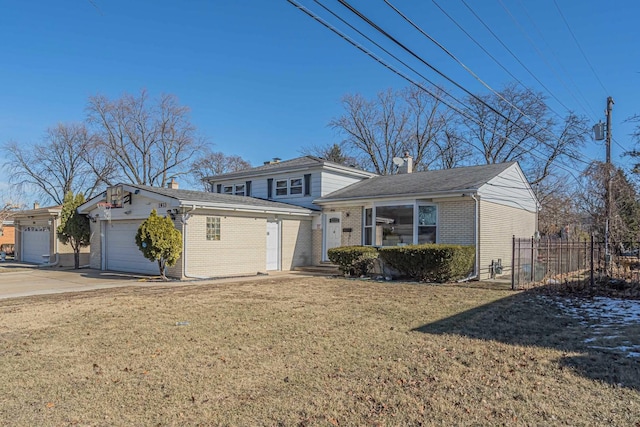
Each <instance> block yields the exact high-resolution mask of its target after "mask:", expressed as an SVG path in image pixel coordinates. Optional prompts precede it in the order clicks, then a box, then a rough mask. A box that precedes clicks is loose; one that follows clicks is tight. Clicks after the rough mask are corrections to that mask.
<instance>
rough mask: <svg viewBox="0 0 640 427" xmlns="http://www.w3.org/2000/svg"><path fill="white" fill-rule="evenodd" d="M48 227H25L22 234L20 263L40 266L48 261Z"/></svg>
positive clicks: (49, 235)
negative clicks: (31, 263)
mask: <svg viewBox="0 0 640 427" xmlns="http://www.w3.org/2000/svg"><path fill="white" fill-rule="evenodd" d="M50 237H51V231H50V230H49V227H27V228H25V229H24V230H23V232H22V261H24V262H33V263H37V264H41V263H43V262H47V261H49V260H48V259H47V258H46V257H43V256H42V255H49V238H50Z"/></svg>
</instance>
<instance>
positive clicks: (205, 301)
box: [0, 278, 640, 426]
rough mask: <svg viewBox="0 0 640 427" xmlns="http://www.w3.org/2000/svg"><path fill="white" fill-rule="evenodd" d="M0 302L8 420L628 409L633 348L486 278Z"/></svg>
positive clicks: (610, 420)
mask: <svg viewBox="0 0 640 427" xmlns="http://www.w3.org/2000/svg"><path fill="white" fill-rule="evenodd" d="M0 313H1V314H0V420H2V421H3V422H4V423H5V424H8V425H25V426H32V425H39V426H48V425H55V426H61V425H96V426H111V425H163V426H164V425H232V426H236V425H285V426H289V425H291V426H297V425H300V426H306V425H389V426H391V425H393V426H396V425H446V426H450V425H572V426H577V425H588V426H594V425H636V423H637V422H639V421H640V373H639V370H638V365H639V364H638V362H637V361H635V360H633V359H626V358H623V357H616V355H612V354H610V353H597V352H594V350H593V349H588V348H587V346H586V345H585V344H584V338H585V337H587V336H588V326H585V325H580V324H579V323H578V322H577V321H575V320H572V319H570V318H567V317H563V316H562V315H561V314H560V313H559V312H557V311H556V310H555V309H552V308H551V307H549V306H547V305H546V304H545V302H544V299H542V298H540V297H538V296H536V295H534V294H529V293H522V292H512V291H509V290H507V289H506V288H502V289H501V288H499V287H496V286H492V285H483V284H478V285H446V286H428V285H416V284H397V283H375V282H365V281H348V280H342V279H326V278H296V279H286V280H285V279H282V280H264V281H260V282H258V281H256V282H250V281H248V282H243V283H228V284H214V285H199V286H188V287H183V286H179V285H171V286H170V285H167V286H166V287H162V288H158V287H155V288H147V289H140V288H130V289H112V290H104V291H96V292H92V293H82V294H74V295H54V296H47V297H31V298H24V299H15V300H7V301H2V302H0ZM181 321H188V322H189V325H187V326H177V325H176V322H181ZM638 338H639V337H631V339H635V340H636V341H637V340H638Z"/></svg>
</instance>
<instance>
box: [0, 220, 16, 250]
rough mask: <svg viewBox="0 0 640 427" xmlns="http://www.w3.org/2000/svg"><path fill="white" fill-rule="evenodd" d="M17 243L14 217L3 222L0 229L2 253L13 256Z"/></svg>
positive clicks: (0, 248)
mask: <svg viewBox="0 0 640 427" xmlns="http://www.w3.org/2000/svg"><path fill="white" fill-rule="evenodd" d="M15 243H16V232H15V226H14V224H13V216H11V217H9V218H7V219H5V220H3V221H2V227H0V252H4V253H5V254H8V255H13V252H14V246H15Z"/></svg>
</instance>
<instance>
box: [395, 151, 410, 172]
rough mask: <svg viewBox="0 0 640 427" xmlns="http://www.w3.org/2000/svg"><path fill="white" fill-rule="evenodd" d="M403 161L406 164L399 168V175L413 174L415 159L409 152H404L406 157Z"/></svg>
mask: <svg viewBox="0 0 640 427" xmlns="http://www.w3.org/2000/svg"><path fill="white" fill-rule="evenodd" d="M402 160H404V164H403V165H402V166H399V167H398V173H399V174H400V173H411V172H413V157H411V155H410V154H409V152H408V151H405V152H404V157H402Z"/></svg>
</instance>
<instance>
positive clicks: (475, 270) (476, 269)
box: [467, 193, 480, 280]
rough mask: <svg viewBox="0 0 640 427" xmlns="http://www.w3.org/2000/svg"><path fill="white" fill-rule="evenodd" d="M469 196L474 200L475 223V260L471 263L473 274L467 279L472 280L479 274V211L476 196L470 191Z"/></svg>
mask: <svg viewBox="0 0 640 427" xmlns="http://www.w3.org/2000/svg"><path fill="white" fill-rule="evenodd" d="M471 198H472V199H473V200H474V201H475V202H476V215H475V217H476V221H475V222H476V224H475V228H476V231H475V240H476V260H475V262H474V263H473V276H471V277H469V278H468V279H467V280H472V279H475V278H477V277H478V275H479V274H480V268H479V263H480V260H479V259H478V256H479V255H480V249H479V243H480V238H479V236H478V231H479V230H480V218H479V217H478V213H479V200H478V199H477V198H476V195H475V194H473V193H471Z"/></svg>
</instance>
